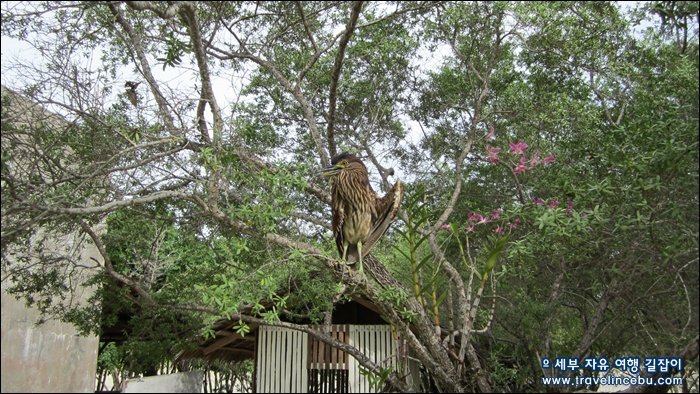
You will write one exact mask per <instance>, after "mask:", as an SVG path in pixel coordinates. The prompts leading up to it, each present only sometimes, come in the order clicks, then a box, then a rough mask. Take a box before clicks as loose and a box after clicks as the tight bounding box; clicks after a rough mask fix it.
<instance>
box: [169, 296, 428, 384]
mask: <svg viewBox="0 0 700 394" xmlns="http://www.w3.org/2000/svg"><path fill="white" fill-rule="evenodd" d="M331 320H332V325H331V326H330V327H328V328H327V329H330V334H331V335H332V336H333V337H335V338H336V339H338V340H339V341H341V342H344V343H347V344H349V345H351V346H353V347H356V348H358V349H359V350H360V351H362V352H363V353H364V354H365V355H366V356H367V357H368V358H370V359H371V360H372V361H373V362H374V363H376V364H378V365H380V366H381V367H383V368H393V369H394V370H397V371H399V373H400V375H401V376H408V379H409V383H410V384H412V385H413V386H414V388H415V389H416V391H418V388H419V384H420V379H419V373H420V372H419V366H418V363H417V362H416V361H415V360H414V359H411V358H410V357H409V349H408V346H407V344H406V342H405V341H404V340H403V339H402V338H400V337H398V335H397V334H396V332H395V331H393V330H392V329H391V326H390V325H389V324H387V323H386V322H385V321H384V320H383V319H382V318H381V316H380V315H379V313H378V312H377V310H376V308H375V307H374V305H372V304H371V303H370V302H368V301H367V300H364V299H362V298H360V297H354V298H353V300H352V301H350V302H347V303H345V304H339V305H336V308H335V310H334V311H333V315H332V319H331ZM237 324H238V322H237V321H230V320H219V321H217V322H216V323H215V324H214V327H213V328H214V331H215V332H216V337H215V338H212V339H210V340H209V341H207V342H205V343H204V344H203V345H202V346H200V348H199V349H198V350H196V351H194V352H189V353H186V354H183V355H181V356H180V357H179V359H183V358H202V359H205V360H223V361H231V362H235V361H241V360H245V359H253V360H254V365H255V369H254V376H253V387H254V390H255V392H258V393H271V392H287V393H368V392H378V391H380V390H381V389H382V387H381V386H380V387H377V386H376V385H375V386H373V385H372V384H371V379H370V377H369V376H368V375H367V374H365V373H363V369H362V368H361V366H360V364H359V363H358V361H357V360H356V359H355V358H354V357H353V356H352V355H349V354H347V353H346V352H344V351H343V350H341V349H338V348H335V347H332V346H330V345H328V344H326V343H324V342H321V341H319V340H318V339H317V338H315V337H314V336H313V335H311V334H308V333H305V332H302V331H298V330H293V329H289V328H285V327H274V326H251V331H250V332H249V333H248V334H246V335H245V336H241V335H239V334H237V333H236V332H235V331H233V329H232V327H233V326H234V325H237ZM314 328H318V327H314Z"/></svg>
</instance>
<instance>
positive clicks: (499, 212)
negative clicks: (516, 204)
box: [491, 208, 503, 220]
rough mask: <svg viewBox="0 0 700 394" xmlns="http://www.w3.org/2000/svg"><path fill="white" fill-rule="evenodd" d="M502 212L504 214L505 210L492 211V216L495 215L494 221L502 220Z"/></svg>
mask: <svg viewBox="0 0 700 394" xmlns="http://www.w3.org/2000/svg"><path fill="white" fill-rule="evenodd" d="M501 212H503V210H502V209H500V208H499V209H497V210H495V211H491V215H493V219H494V220H495V219H498V218H500V217H501Z"/></svg>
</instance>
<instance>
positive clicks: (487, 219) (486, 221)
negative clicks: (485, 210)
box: [477, 215, 491, 224]
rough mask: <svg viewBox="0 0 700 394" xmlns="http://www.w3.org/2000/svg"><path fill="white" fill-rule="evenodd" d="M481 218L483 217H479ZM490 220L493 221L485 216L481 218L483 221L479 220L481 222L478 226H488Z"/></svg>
mask: <svg viewBox="0 0 700 394" xmlns="http://www.w3.org/2000/svg"><path fill="white" fill-rule="evenodd" d="M479 216H481V215H479ZM489 220H491V219H489V217H488V216H484V217H482V218H481V220H479V222H478V223H477V224H486V223H488V222H489Z"/></svg>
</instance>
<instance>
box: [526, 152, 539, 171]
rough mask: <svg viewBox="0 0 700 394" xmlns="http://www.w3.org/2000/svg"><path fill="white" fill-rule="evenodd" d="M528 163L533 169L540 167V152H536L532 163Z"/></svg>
mask: <svg viewBox="0 0 700 394" xmlns="http://www.w3.org/2000/svg"><path fill="white" fill-rule="evenodd" d="M524 158H525V157H524V156H523V159H524ZM528 163H530V165H531V166H532V167H534V166H536V165H538V164H539V163H540V151H537V152H535V155H534V156H532V158H531V159H530V161H529V162H528ZM523 164H524V163H523ZM532 167H530V168H532Z"/></svg>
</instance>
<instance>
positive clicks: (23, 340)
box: [0, 292, 99, 393]
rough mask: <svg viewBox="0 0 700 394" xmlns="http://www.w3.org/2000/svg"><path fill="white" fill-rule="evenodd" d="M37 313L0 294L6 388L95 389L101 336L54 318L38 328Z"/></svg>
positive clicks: (39, 390) (45, 390) (3, 382)
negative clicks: (86, 333) (84, 333)
mask: <svg viewBox="0 0 700 394" xmlns="http://www.w3.org/2000/svg"><path fill="white" fill-rule="evenodd" d="M37 317H38V313H37V311H36V310H34V309H27V308H25V307H24V304H23V302H21V301H17V300H15V299H14V297H13V296H10V295H7V294H5V292H3V293H2V380H1V381H0V386H1V390H2V392H3V393H6V392H25V393H26V392H34V393H50V392H63V393H70V392H74V393H92V392H94V391H95V372H96V370H97V347H98V344H99V340H98V338H97V337H96V336H90V337H87V338H86V337H80V336H78V335H77V333H76V332H75V329H74V328H73V326H72V325H70V324H66V323H60V322H56V321H50V322H47V323H45V324H43V325H41V326H39V327H35V326H34V322H35V321H36V319H37Z"/></svg>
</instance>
